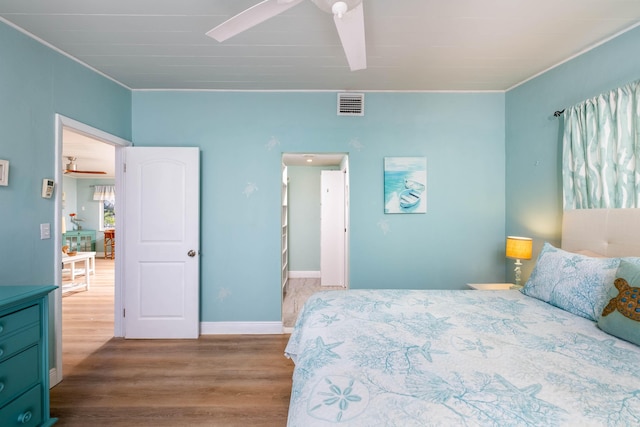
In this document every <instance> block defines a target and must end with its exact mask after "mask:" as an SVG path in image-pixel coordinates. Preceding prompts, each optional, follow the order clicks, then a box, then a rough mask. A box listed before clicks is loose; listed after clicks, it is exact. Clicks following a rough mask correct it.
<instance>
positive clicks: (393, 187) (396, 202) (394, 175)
mask: <svg viewBox="0 0 640 427" xmlns="http://www.w3.org/2000/svg"><path fill="white" fill-rule="evenodd" d="M426 212H427V158H426V157H385V158H384V213H386V214H387V213H426Z"/></svg>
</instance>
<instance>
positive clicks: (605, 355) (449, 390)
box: [285, 209, 640, 427]
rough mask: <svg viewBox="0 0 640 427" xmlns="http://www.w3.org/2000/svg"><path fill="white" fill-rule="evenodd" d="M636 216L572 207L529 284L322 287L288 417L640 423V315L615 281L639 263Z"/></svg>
mask: <svg viewBox="0 0 640 427" xmlns="http://www.w3.org/2000/svg"><path fill="white" fill-rule="evenodd" d="M622 211H624V212H622ZM624 224H627V226H626V227H625V226H624ZM637 224H640V210H636V209H628V210H627V209H625V210H617V211H613V210H612V211H610V210H590V211H571V212H567V213H565V216H564V218H563V243H562V247H561V248H555V247H553V246H552V245H550V244H548V243H545V244H544V247H543V248H542V250H541V252H540V256H539V257H538V260H537V264H536V266H535V268H534V271H533V272H532V274H531V277H530V278H529V280H528V281H527V283H526V285H525V288H524V289H523V290H522V291H517V290H508V291H476V290H439V291H434V290H432V291H429V290H423V291H421V290H350V291H324V292H320V293H317V294H315V295H314V296H312V297H311V298H310V299H309V300H308V301H307V303H306V304H305V306H304V309H303V311H302V312H301V314H300V316H299V318H298V320H297V322H296V326H295V328H294V330H293V332H292V334H291V337H290V339H289V342H288V345H287V347H286V349H285V355H286V356H287V357H290V358H291V359H292V360H293V361H294V362H295V369H294V373H293V384H292V392H291V402H290V407H289V416H288V425H289V426H292V427H293V426H295V427H309V426H329V425H348V426H402V427H407V426H429V425H434V426H458V425H465V426H521V425H522V426H556V425H580V426H589V425H594V426H607V425H610V426H629V425H640V346H639V345H637V344H636V343H637V342H638V341H635V342H636V343H634V340H635V339H638V337H637V336H636V335H633V334H634V333H636V332H637V331H638V329H639V328H638V327H637V325H638V322H637V321H633V320H632V319H630V318H628V317H627V315H629V313H626V312H625V313H623V312H624V311H625V310H626V306H616V304H617V301H618V300H619V298H620V297H618V296H617V295H618V292H620V294H621V293H622V291H619V290H616V289H618V288H616V287H615V286H617V285H614V283H613V282H614V281H616V280H615V279H617V278H618V276H620V275H621V274H623V275H625V277H627V274H630V273H629V271H633V272H635V270H634V269H638V270H640V258H638V257H640V229H639V228H638V226H637ZM629 230H631V231H629ZM623 267H624V268H625V269H624V270H623ZM637 276H638V277H637V278H638V279H639V280H640V273H639V274H637ZM629 277H630V279H629V280H630V281H631V283H632V284H633V279H634V278H633V277H632V276H629ZM616 283H618V282H616ZM625 283H626V282H625ZM616 298H618V300H616ZM637 299H638V297H636V300H637ZM612 301H613V302H612ZM608 308H612V310H611V314H610V315H608V316H603V315H602V313H603V311H606V309H608ZM638 311H639V312H640V306H638ZM630 315H631V316H633V314H630ZM615 316H617V317H615ZM612 318H615V320H616V321H618V320H620V319H622V320H620V321H621V322H622V323H623V325H624V327H627V329H628V330H630V331H631V335H625V334H628V333H629V332H628V330H625V331H624V332H622V333H619V329H617V328H619V325H618V324H615V325H614V326H613V327H612V326H611V325H609V324H606V323H605V320H606V321H607V322H608V321H609V320H610V319H612ZM625 320H628V321H629V322H628V323H624V321H625ZM629 325H631V326H629ZM634 328H635V329H634ZM605 331H606V332H605ZM620 337H623V338H624V339H621V338H620Z"/></svg>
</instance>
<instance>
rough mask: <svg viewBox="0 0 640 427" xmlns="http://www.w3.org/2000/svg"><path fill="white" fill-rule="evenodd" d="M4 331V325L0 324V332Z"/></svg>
mask: <svg viewBox="0 0 640 427" xmlns="http://www.w3.org/2000/svg"><path fill="white" fill-rule="evenodd" d="M2 331H4V325H0V334H1V333H2Z"/></svg>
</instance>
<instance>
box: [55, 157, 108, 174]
mask: <svg viewBox="0 0 640 427" xmlns="http://www.w3.org/2000/svg"><path fill="white" fill-rule="evenodd" d="M67 159H69V163H67V165H66V167H65V168H64V173H65V174H69V173H89V174H95V175H106V174H107V173H106V172H104V171H85V170H79V169H78V165H76V160H77V159H76V157H72V156H67Z"/></svg>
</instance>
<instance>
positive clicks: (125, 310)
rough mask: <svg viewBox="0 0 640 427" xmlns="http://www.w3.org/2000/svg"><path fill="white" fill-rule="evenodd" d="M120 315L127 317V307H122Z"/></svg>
mask: <svg viewBox="0 0 640 427" xmlns="http://www.w3.org/2000/svg"><path fill="white" fill-rule="evenodd" d="M122 317H127V309H126V308H123V309H122Z"/></svg>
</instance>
